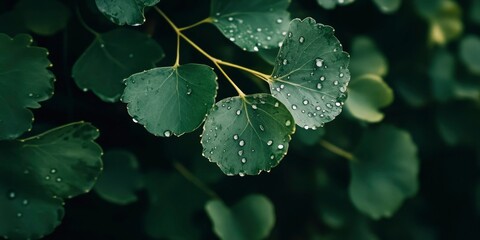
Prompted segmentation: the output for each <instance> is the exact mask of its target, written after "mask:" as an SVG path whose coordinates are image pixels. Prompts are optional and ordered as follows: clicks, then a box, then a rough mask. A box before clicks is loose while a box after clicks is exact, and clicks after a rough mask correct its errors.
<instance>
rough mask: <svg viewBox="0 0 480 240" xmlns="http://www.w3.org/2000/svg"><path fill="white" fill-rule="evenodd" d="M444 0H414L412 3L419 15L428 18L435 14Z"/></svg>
mask: <svg viewBox="0 0 480 240" xmlns="http://www.w3.org/2000/svg"><path fill="white" fill-rule="evenodd" d="M443 1H444V0H428V1H425V0H414V1H413V3H414V4H415V7H416V9H417V11H418V13H419V14H420V15H422V16H423V17H425V18H430V17H433V16H434V15H435V13H436V12H438V10H439V9H440V7H441V6H442V2H443Z"/></svg>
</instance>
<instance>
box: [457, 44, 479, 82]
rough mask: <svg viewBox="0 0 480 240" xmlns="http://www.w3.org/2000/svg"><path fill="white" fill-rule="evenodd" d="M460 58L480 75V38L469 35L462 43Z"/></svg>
mask: <svg viewBox="0 0 480 240" xmlns="http://www.w3.org/2000/svg"><path fill="white" fill-rule="evenodd" d="M460 58H461V59H462V61H463V62H464V63H465V65H466V66H467V68H468V69H469V70H470V71H471V72H472V73H474V74H476V75H480V38H479V37H478V36H475V35H468V36H466V37H464V38H463V39H462V41H461V42H460Z"/></svg>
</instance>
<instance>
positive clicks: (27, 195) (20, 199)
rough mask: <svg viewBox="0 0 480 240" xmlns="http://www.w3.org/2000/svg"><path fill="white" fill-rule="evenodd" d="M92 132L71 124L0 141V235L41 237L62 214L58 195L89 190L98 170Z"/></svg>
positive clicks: (85, 125)
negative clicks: (36, 133) (37, 133)
mask: <svg viewBox="0 0 480 240" xmlns="http://www.w3.org/2000/svg"><path fill="white" fill-rule="evenodd" d="M97 137H98V130H97V129H96V128H95V127H93V126H92V125H90V124H88V123H83V122H79V123H72V124H68V125H65V126H62V127H59V128H55V129H52V130H50V131H47V132H45V133H42V134H40V135H38V136H34V137H31V138H28V139H23V140H15V141H3V142H0V156H2V158H1V159H0V192H2V195H3V197H0V212H1V213H2V214H1V215H0V236H4V237H8V238H9V239H30V238H41V237H43V236H44V235H46V234H48V233H50V232H52V231H53V229H54V228H55V227H56V226H58V225H59V224H60V222H61V219H62V218H63V212H64V211H63V199H65V198H72V197H75V196H77V195H80V194H84V193H86V192H88V191H90V189H92V187H93V185H94V183H95V180H96V178H97V176H98V175H99V174H100V171H101V169H102V161H101V154H102V149H101V148H100V147H99V146H98V145H97V144H96V143H95V142H94V140H95V139H96V138H97Z"/></svg>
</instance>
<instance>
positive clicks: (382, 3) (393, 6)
mask: <svg viewBox="0 0 480 240" xmlns="http://www.w3.org/2000/svg"><path fill="white" fill-rule="evenodd" d="M373 2H375V4H377V6H378V8H379V9H380V11H382V12H384V13H392V12H395V11H397V10H398V8H400V5H401V4H402V0H373Z"/></svg>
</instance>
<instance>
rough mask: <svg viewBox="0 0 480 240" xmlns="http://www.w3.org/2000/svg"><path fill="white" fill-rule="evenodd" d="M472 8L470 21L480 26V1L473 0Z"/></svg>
mask: <svg viewBox="0 0 480 240" xmlns="http://www.w3.org/2000/svg"><path fill="white" fill-rule="evenodd" d="M471 4H472V5H471V6H470V19H471V20H472V22H474V23H476V24H478V25H480V0H472V1H471Z"/></svg>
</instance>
